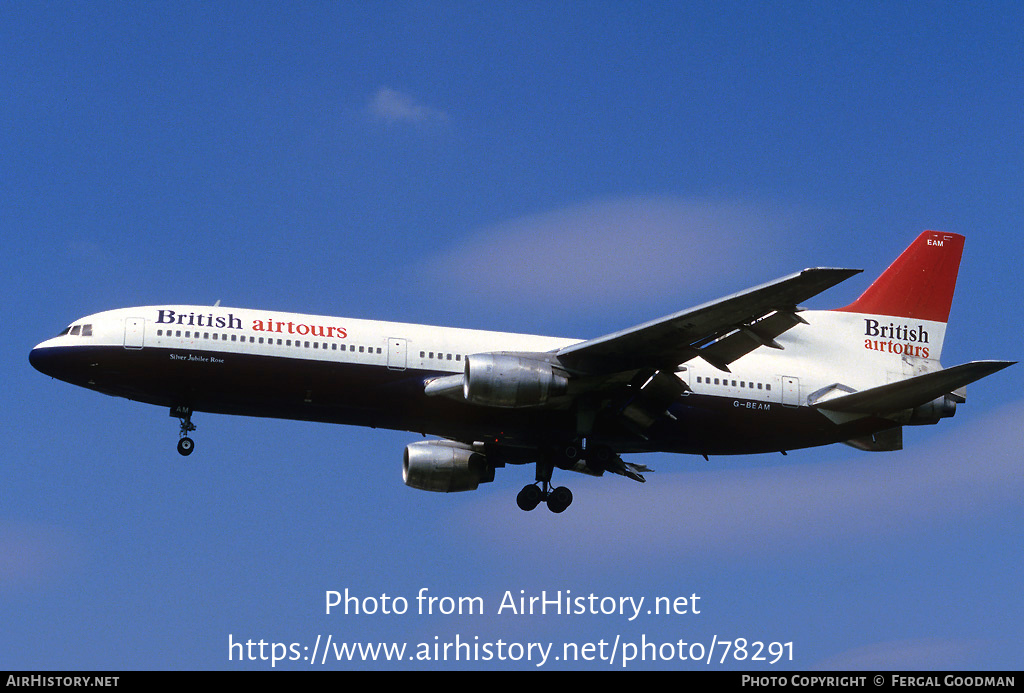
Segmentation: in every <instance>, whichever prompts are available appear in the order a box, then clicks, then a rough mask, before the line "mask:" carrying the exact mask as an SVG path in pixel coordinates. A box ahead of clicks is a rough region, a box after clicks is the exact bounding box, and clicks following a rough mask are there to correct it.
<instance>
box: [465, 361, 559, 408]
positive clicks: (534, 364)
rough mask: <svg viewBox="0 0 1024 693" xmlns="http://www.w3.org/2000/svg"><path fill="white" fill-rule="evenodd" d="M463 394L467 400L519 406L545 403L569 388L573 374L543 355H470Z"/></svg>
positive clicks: (498, 405)
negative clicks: (570, 375) (543, 358)
mask: <svg viewBox="0 0 1024 693" xmlns="http://www.w3.org/2000/svg"><path fill="white" fill-rule="evenodd" d="M462 387H463V390H462V394H463V396H464V397H465V399H466V401H467V402H472V403H473V404H481V405H484V406H489V407H502V408H506V409H516V408H521V407H535V406H538V405H541V404H545V403H546V402H548V400H550V399H551V398H553V397H558V396H559V395H564V394H565V393H566V391H567V390H568V389H569V376H568V374H567V373H566V372H565V371H563V370H561V369H560V368H558V367H556V366H554V365H553V364H551V363H548V362H547V361H545V360H542V359H541V358H532V357H530V356H523V355H519V354H508V353H491V354H472V355H470V356H467V357H466V371H465V374H464V375H463V384H462Z"/></svg>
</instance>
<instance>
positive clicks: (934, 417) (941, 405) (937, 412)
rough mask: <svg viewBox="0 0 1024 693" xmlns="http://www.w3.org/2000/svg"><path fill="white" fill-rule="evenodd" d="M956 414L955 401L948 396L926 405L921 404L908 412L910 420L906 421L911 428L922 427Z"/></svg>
mask: <svg viewBox="0 0 1024 693" xmlns="http://www.w3.org/2000/svg"><path fill="white" fill-rule="evenodd" d="M954 414H956V400H955V399H953V398H952V397H950V396H949V395H943V396H942V397H936V398H935V399H933V400H932V401H931V402H928V404H922V405H921V406H920V407H915V408H914V409H911V410H910V419H909V420H908V421H907V423H908V424H910V425H911V426H924V425H927V424H934V423H938V422H939V419H945V418H948V417H950V416H953V415H954Z"/></svg>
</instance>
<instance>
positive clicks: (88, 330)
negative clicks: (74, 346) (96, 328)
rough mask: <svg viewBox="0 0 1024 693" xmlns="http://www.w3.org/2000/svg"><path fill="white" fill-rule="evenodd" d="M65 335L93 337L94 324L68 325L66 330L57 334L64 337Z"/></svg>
mask: <svg viewBox="0 0 1024 693" xmlns="http://www.w3.org/2000/svg"><path fill="white" fill-rule="evenodd" d="M65 335H68V336H71V337H92V325H91V324H87V325H68V326H67V327H65V328H64V331H63V332H61V333H60V334H59V335H57V336H58V337H63V336H65Z"/></svg>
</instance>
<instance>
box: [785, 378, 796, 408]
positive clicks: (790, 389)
mask: <svg viewBox="0 0 1024 693" xmlns="http://www.w3.org/2000/svg"><path fill="white" fill-rule="evenodd" d="M782 403H783V404H784V405H786V406H788V407H795V406H798V405H799V404H800V378H794V377H793V376H791V375H784V376H782Z"/></svg>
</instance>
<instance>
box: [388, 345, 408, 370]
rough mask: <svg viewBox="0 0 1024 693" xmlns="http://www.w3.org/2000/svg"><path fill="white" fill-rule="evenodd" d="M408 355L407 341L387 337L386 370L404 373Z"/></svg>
mask: <svg viewBox="0 0 1024 693" xmlns="http://www.w3.org/2000/svg"><path fill="white" fill-rule="evenodd" d="M408 355H409V340H408V339H402V338H401V337H388V368H390V369H391V370H393V371H404V370H405V365H406V362H407V359H408Z"/></svg>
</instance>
